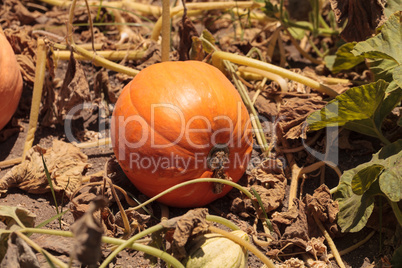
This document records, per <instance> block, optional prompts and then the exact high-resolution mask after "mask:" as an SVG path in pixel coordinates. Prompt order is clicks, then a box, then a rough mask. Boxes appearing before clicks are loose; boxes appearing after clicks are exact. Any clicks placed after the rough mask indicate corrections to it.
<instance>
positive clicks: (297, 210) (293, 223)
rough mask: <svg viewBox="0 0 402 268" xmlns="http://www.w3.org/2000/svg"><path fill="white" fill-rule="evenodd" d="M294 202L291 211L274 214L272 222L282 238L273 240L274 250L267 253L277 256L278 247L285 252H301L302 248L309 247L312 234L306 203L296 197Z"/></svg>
mask: <svg viewBox="0 0 402 268" xmlns="http://www.w3.org/2000/svg"><path fill="white" fill-rule="evenodd" d="M294 203H295V204H294V206H293V207H292V209H291V210H290V211H288V212H280V213H274V214H273V215H272V219H271V223H272V225H273V227H274V230H275V232H276V233H278V235H279V236H280V239H279V240H274V241H271V243H270V247H271V249H272V250H270V251H269V252H268V253H267V254H268V255H270V256H275V254H277V253H278V251H277V250H278V249H281V251H282V252H283V253H293V252H299V251H300V248H302V249H306V248H307V242H308V241H309V240H310V236H309V224H308V221H307V215H306V213H305V205H304V203H302V202H301V201H299V200H298V199H295V200H294Z"/></svg>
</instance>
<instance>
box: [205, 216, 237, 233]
mask: <svg viewBox="0 0 402 268" xmlns="http://www.w3.org/2000/svg"><path fill="white" fill-rule="evenodd" d="M206 220H207V221H213V222H215V223H219V224H222V225H225V226H226V227H228V228H230V229H232V230H233V231H236V230H240V228H239V227H238V226H237V225H236V224H234V223H233V222H232V221H230V220H228V219H225V218H223V217H219V216H215V215H207V217H206Z"/></svg>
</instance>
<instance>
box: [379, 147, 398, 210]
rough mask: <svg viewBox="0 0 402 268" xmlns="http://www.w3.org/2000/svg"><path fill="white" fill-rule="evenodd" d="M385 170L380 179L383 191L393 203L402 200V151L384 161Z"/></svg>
mask: <svg viewBox="0 0 402 268" xmlns="http://www.w3.org/2000/svg"><path fill="white" fill-rule="evenodd" d="M384 166H385V167H386V168H385V170H384V171H383V172H382V173H381V175H380V177H379V183H380V188H381V191H382V192H383V193H384V194H385V195H386V196H387V197H388V198H389V200H391V201H392V202H399V201H400V200H401V199H402V151H401V152H399V153H398V154H396V155H394V156H391V157H389V158H387V159H386V160H384Z"/></svg>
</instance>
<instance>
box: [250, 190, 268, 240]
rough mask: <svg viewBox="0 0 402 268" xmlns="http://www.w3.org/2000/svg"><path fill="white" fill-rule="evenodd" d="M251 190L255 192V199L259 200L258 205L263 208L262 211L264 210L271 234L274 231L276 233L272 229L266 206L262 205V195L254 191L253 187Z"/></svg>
mask: <svg viewBox="0 0 402 268" xmlns="http://www.w3.org/2000/svg"><path fill="white" fill-rule="evenodd" d="M251 190H252V191H253V194H254V195H255V197H256V198H257V201H258V204H259V205H260V207H261V209H262V213H263V214H264V218H265V223H266V225H267V227H268V229H269V231H270V232H273V231H274V228H273V227H272V223H271V221H270V220H269V218H268V215H267V212H266V211H265V208H264V204H263V203H262V200H261V197H260V195H259V194H258V193H257V191H256V190H254V188H253V187H251Z"/></svg>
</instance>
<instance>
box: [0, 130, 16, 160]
mask: <svg viewBox="0 0 402 268" xmlns="http://www.w3.org/2000/svg"><path fill="white" fill-rule="evenodd" d="M19 134H20V132H18V133H15V134H13V135H11V136H10V137H8V138H7V139H6V140H4V141H1V142H0V161H3V160H5V159H6V158H7V157H8V156H9V155H10V153H11V150H12V149H13V147H14V145H15V143H16V142H17V140H18V137H19ZM0 135H1V134H0Z"/></svg>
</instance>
